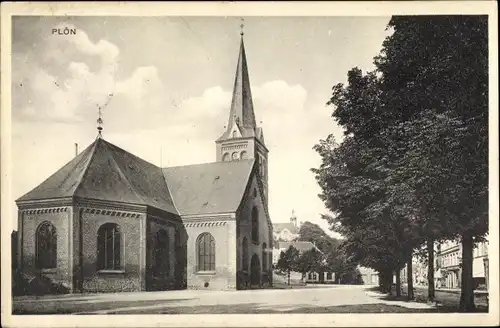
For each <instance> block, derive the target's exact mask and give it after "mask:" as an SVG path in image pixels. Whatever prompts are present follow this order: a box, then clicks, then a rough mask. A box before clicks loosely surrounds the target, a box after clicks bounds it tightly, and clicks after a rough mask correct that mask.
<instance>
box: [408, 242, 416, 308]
mask: <svg viewBox="0 0 500 328" xmlns="http://www.w3.org/2000/svg"><path fill="white" fill-rule="evenodd" d="M406 280H407V288H408V301H411V300H414V299H415V295H413V250H411V251H410V256H409V257H408V263H407V265H406Z"/></svg>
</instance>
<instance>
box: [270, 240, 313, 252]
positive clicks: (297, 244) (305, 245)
mask: <svg viewBox="0 0 500 328" xmlns="http://www.w3.org/2000/svg"><path fill="white" fill-rule="evenodd" d="M290 246H293V247H294V248H296V249H297V250H298V251H299V252H300V253H302V252H306V251H309V250H311V249H316V250H317V251H319V252H321V251H320V250H319V248H317V247H316V246H314V244H313V243H311V242H310V241H280V242H279V243H278V248H279V249H288V248H289V247H290Z"/></svg>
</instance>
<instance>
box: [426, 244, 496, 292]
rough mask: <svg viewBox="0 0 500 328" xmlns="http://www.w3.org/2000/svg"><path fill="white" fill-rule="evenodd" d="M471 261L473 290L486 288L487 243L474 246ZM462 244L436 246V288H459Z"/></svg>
mask: <svg viewBox="0 0 500 328" xmlns="http://www.w3.org/2000/svg"><path fill="white" fill-rule="evenodd" d="M472 254H473V260H472V277H473V280H474V286H475V288H478V287H479V286H480V285H483V286H484V288H485V289H487V286H488V279H487V278H488V242H487V241H485V242H479V243H476V244H475V245H474V249H473V253H472ZM461 263H462V244H461V243H459V242H456V241H446V242H444V243H441V244H440V245H439V246H438V251H437V255H436V268H437V270H438V274H437V275H438V281H437V284H436V285H437V287H438V288H447V289H456V288H460V286H461V279H462V268H461Z"/></svg>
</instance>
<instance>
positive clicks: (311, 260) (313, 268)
mask: <svg viewBox="0 0 500 328" xmlns="http://www.w3.org/2000/svg"><path fill="white" fill-rule="evenodd" d="M323 261H324V256H323V254H322V253H321V252H318V251H317V250H316V249H314V248H313V249H310V250H308V251H305V252H302V254H300V255H299V258H298V260H297V266H296V268H297V271H298V272H300V273H301V274H302V279H304V278H305V276H306V273H307V272H321V271H323V270H324V266H323Z"/></svg>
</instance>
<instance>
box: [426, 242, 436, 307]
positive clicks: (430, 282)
mask: <svg viewBox="0 0 500 328" xmlns="http://www.w3.org/2000/svg"><path fill="white" fill-rule="evenodd" d="M427 259H428V265H427V300H428V301H429V302H434V301H435V300H436V293H435V288H434V238H432V237H429V238H427Z"/></svg>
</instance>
